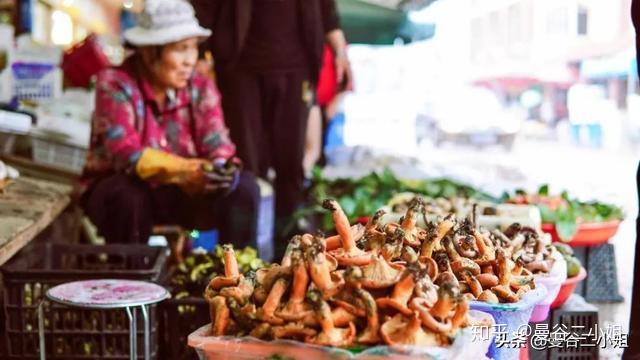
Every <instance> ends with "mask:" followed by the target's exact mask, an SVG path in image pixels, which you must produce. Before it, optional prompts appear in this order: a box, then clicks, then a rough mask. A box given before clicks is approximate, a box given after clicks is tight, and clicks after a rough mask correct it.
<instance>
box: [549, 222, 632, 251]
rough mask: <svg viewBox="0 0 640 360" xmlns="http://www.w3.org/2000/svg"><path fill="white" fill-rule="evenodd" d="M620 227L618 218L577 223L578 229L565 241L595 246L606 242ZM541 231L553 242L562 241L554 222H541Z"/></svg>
mask: <svg viewBox="0 0 640 360" xmlns="http://www.w3.org/2000/svg"><path fill="white" fill-rule="evenodd" d="M618 227H620V220H611V221H606V222H601V223H588V224H580V225H578V231H576V233H575V234H574V235H573V238H571V240H570V241H569V242H567V243H568V244H569V245H571V246H596V245H602V244H606V243H607V242H608V241H609V239H611V238H612V237H613V236H614V235H615V234H616V232H618ZM542 231H544V232H546V233H548V234H550V235H551V239H552V240H553V241H555V242H563V241H561V240H560V237H559V236H558V232H557V231H556V226H555V224H542Z"/></svg>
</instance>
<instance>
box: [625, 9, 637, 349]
mask: <svg viewBox="0 0 640 360" xmlns="http://www.w3.org/2000/svg"><path fill="white" fill-rule="evenodd" d="M631 18H632V20H633V26H634V27H635V28H636V54H638V53H640V0H633V1H632V3H631ZM636 61H638V69H639V70H638V71H639V74H638V75H639V76H640V59H639V58H638V56H637V55H636ZM636 184H637V189H638V204H639V205H640V167H638V172H637V174H636ZM629 319H630V320H629V341H628V343H629V348H627V349H626V350H625V352H624V354H623V355H622V358H623V359H625V360H630V359H634V360H635V359H640V214H639V215H638V217H637V218H636V251H635V261H634V266H633V288H632V291H631V316H630V317H629Z"/></svg>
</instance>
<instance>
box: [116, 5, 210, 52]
mask: <svg viewBox="0 0 640 360" xmlns="http://www.w3.org/2000/svg"><path fill="white" fill-rule="evenodd" d="M210 35H211V30H209V29H205V28H203V27H202V26H200V24H198V20H197V19H196V17H195V11H194V10H193V7H192V6H191V4H189V3H188V2H187V1H185V0H146V1H145V6H144V10H143V11H142V13H141V14H140V15H139V16H138V24H137V26H135V27H133V28H130V29H128V30H126V31H125V32H124V39H125V40H126V41H127V42H128V43H130V44H131V45H134V46H148V45H165V44H169V43H172V42H176V41H180V40H184V39H188V38H191V37H208V36H210Z"/></svg>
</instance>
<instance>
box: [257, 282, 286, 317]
mask: <svg viewBox="0 0 640 360" xmlns="http://www.w3.org/2000/svg"><path fill="white" fill-rule="evenodd" d="M288 286H289V280H287V279H286V278H284V277H281V278H279V279H278V280H276V282H275V284H273V287H272V288H271V291H270V292H269V296H267V300H266V301H265V302H264V304H263V305H262V308H260V310H258V318H259V319H261V320H262V321H264V322H268V323H270V324H274V325H280V324H282V323H284V321H283V320H282V319H281V318H279V317H277V316H275V311H276V309H277V308H278V306H279V305H280V302H281V300H282V296H283V295H284V292H285V291H286V290H287V287H288Z"/></svg>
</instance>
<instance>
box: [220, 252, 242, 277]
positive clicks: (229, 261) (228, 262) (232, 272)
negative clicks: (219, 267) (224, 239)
mask: <svg viewBox="0 0 640 360" xmlns="http://www.w3.org/2000/svg"><path fill="white" fill-rule="evenodd" d="M223 249H224V275H225V276H226V277H237V276H239V275H240V272H239V271H238V260H237V259H236V254H235V251H233V245H230V244H226V245H223Z"/></svg>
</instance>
